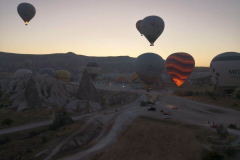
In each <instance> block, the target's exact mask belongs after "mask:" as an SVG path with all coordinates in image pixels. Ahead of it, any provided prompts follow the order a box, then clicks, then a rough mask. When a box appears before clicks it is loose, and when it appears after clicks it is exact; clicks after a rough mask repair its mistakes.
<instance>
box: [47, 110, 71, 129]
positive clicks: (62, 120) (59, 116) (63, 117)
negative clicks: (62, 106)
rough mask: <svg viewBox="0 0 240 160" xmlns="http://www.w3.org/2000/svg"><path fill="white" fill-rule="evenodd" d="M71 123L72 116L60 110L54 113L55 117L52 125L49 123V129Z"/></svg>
mask: <svg viewBox="0 0 240 160" xmlns="http://www.w3.org/2000/svg"><path fill="white" fill-rule="evenodd" d="M71 123H73V120H72V117H71V116H69V115H68V114H67V112H66V111H60V112H58V113H56V115H55V119H54V120H53V123H52V125H50V128H49V129H51V130H57V129H58V128H60V127H62V126H64V125H67V124H71Z"/></svg>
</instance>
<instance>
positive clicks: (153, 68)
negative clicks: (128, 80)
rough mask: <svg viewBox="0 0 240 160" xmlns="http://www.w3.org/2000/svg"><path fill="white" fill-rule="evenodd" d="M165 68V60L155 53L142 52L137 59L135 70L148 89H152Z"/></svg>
mask: <svg viewBox="0 0 240 160" xmlns="http://www.w3.org/2000/svg"><path fill="white" fill-rule="evenodd" d="M163 70H164V60H163V59H162V57H161V56H159V55H157V54H155V53H144V54H141V55H140V56H138V57H137V59H136V61H135V71H136V73H137V75H138V77H139V79H140V80H141V81H143V82H144V83H145V85H146V88H147V89H151V87H152V85H153V84H154V82H156V80H157V79H158V77H159V76H160V75H161V74H162V72H163Z"/></svg>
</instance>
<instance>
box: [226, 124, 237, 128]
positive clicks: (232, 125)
mask: <svg viewBox="0 0 240 160" xmlns="http://www.w3.org/2000/svg"><path fill="white" fill-rule="evenodd" d="M228 128H232V129H236V128H237V127H236V126H235V125H234V124H229V126H228Z"/></svg>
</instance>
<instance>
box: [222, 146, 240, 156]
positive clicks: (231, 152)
mask: <svg viewBox="0 0 240 160" xmlns="http://www.w3.org/2000/svg"><path fill="white" fill-rule="evenodd" d="M224 153H225V154H226V155H227V156H228V157H231V156H234V155H235V154H236V153H237V151H236V150H235V149H234V148H233V147H227V148H225V149H224Z"/></svg>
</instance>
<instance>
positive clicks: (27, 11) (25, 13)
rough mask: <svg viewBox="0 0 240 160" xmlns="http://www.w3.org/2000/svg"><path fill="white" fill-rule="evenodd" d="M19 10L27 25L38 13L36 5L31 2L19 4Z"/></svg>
mask: <svg viewBox="0 0 240 160" xmlns="http://www.w3.org/2000/svg"><path fill="white" fill-rule="evenodd" d="M17 11H18V14H19V16H20V17H21V18H22V19H23V21H24V22H25V24H26V25H27V24H28V22H29V21H30V20H31V19H32V18H33V17H34V16H35V14H36V9H35V7H34V6H33V5H31V4H29V3H21V4H19V5H18V7H17Z"/></svg>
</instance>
